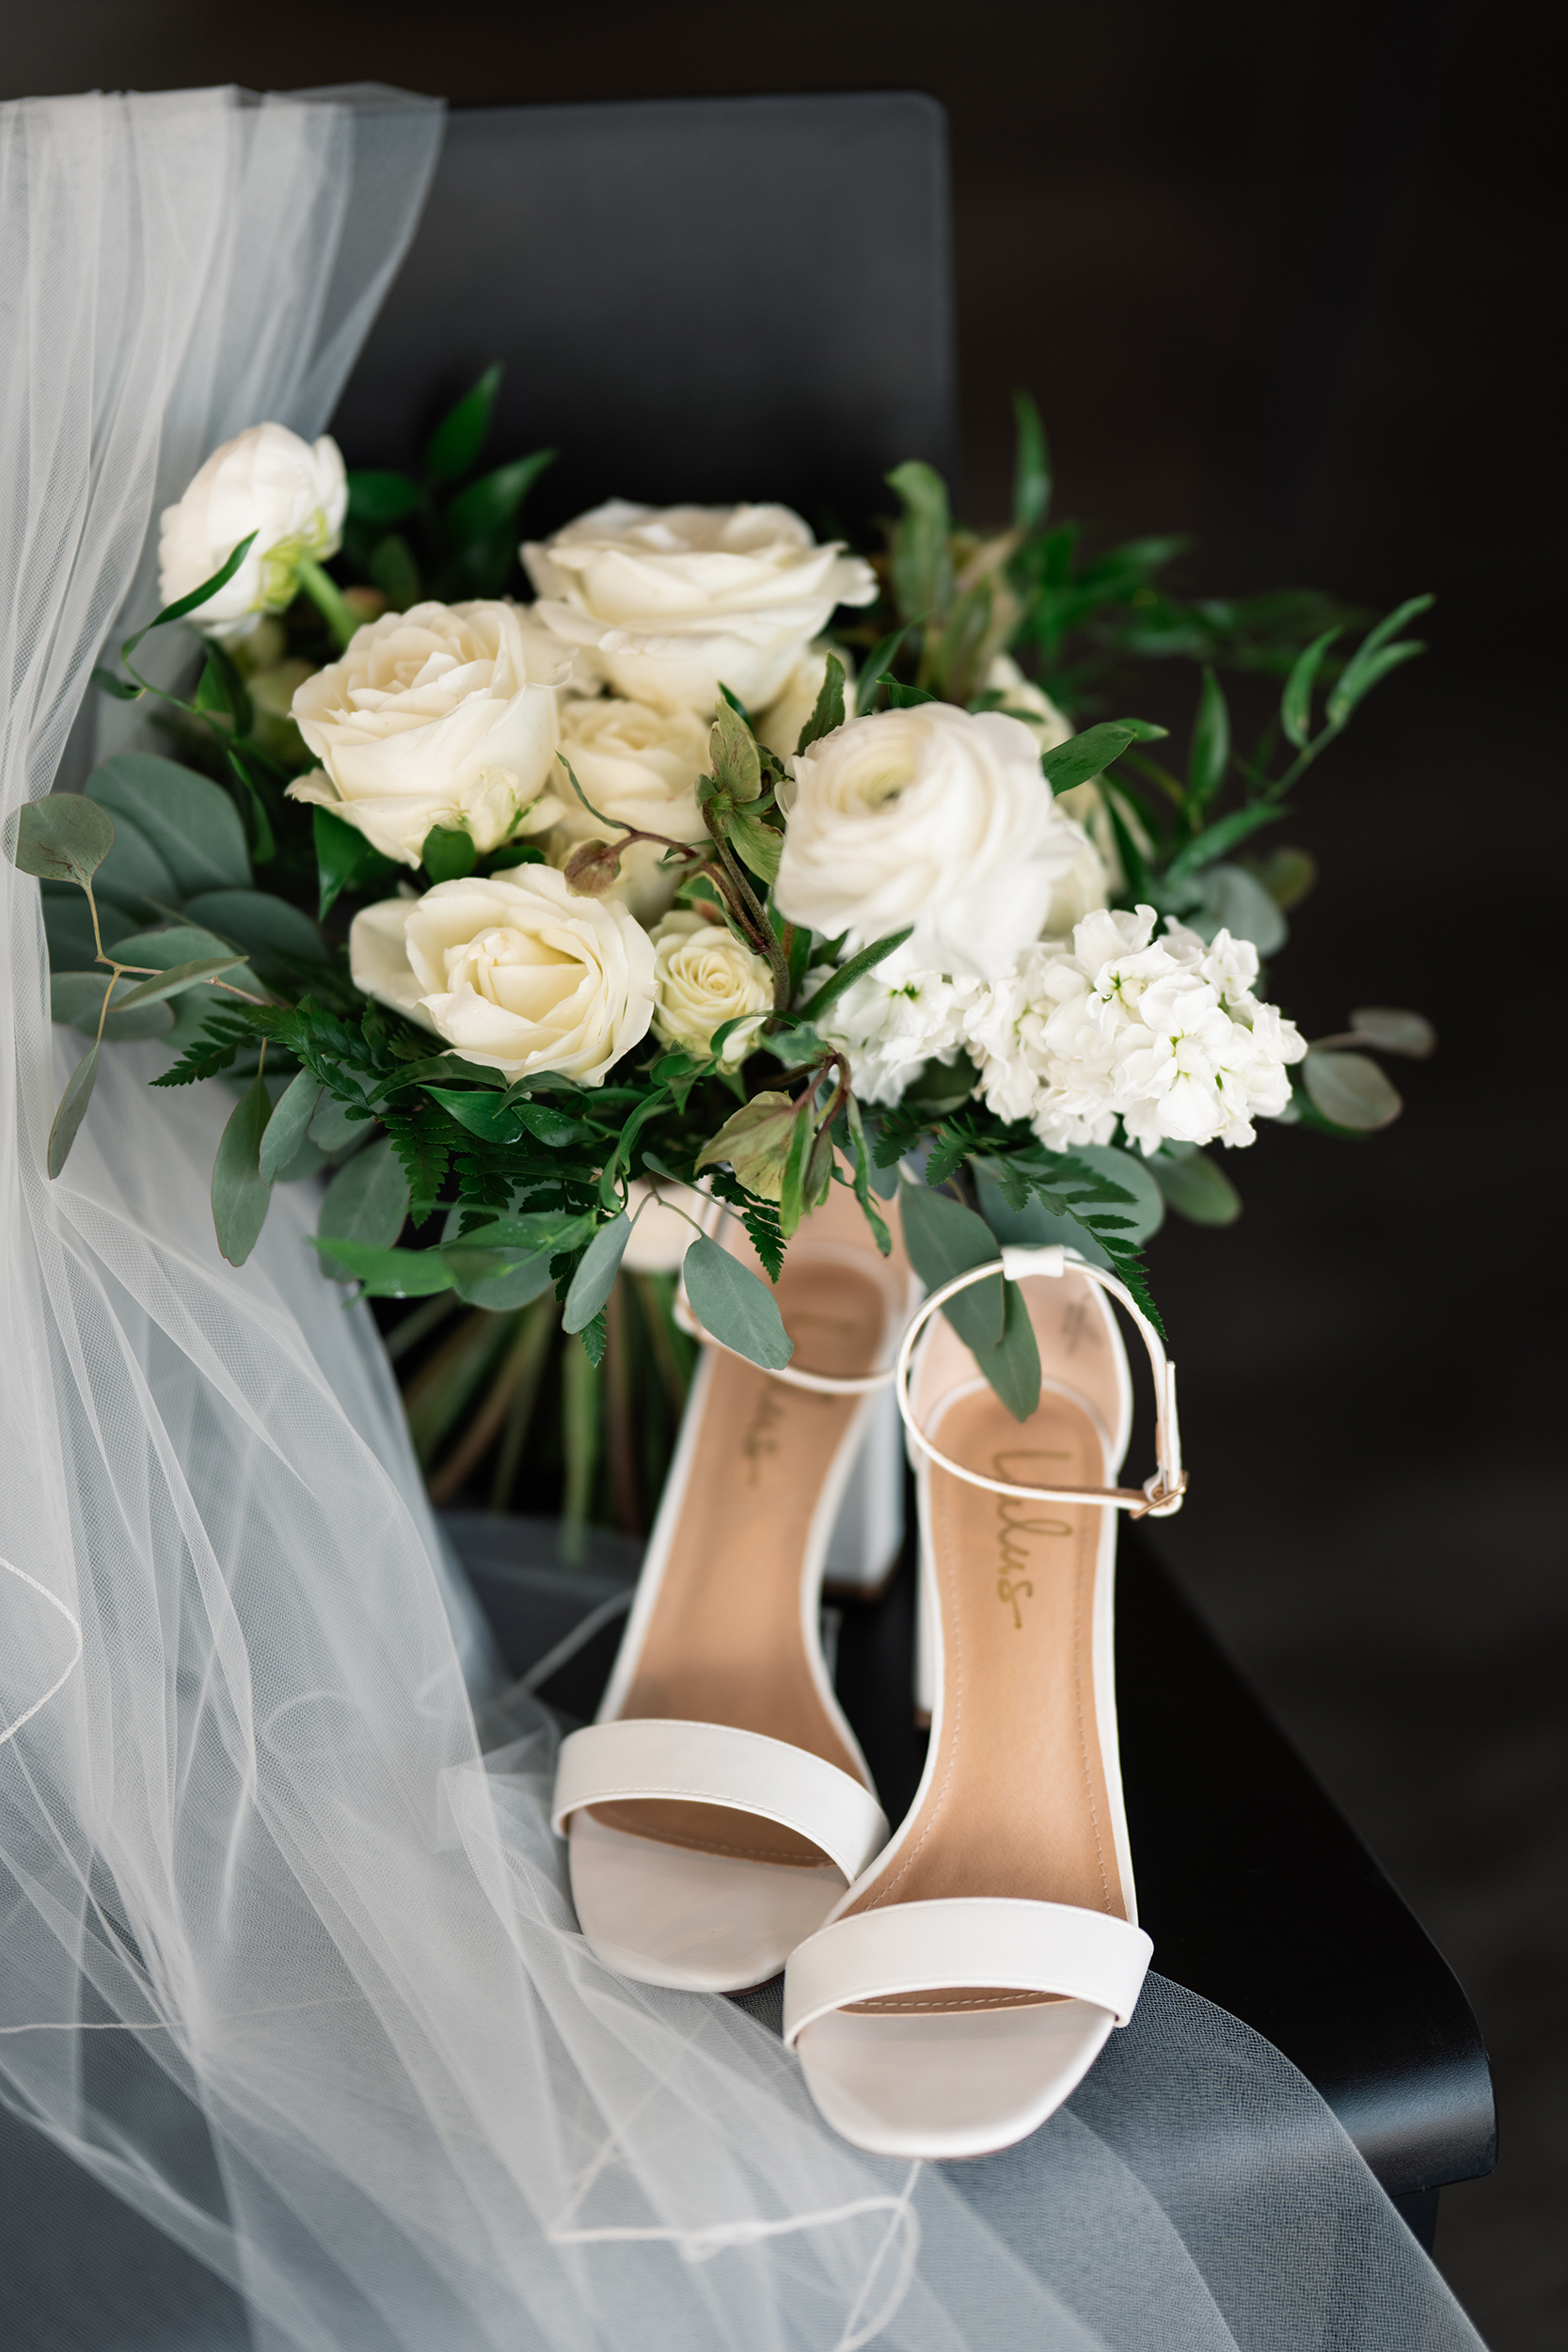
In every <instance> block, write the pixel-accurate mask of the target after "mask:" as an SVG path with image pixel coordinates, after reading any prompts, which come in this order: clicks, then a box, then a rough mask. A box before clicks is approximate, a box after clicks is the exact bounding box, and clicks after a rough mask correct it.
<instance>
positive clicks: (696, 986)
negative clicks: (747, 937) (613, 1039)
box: [653, 908, 773, 1070]
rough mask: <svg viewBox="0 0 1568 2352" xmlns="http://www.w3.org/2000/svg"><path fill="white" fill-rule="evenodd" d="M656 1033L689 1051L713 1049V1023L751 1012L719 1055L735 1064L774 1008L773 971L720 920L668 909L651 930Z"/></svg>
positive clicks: (740, 1059)
mask: <svg viewBox="0 0 1568 2352" xmlns="http://www.w3.org/2000/svg"><path fill="white" fill-rule="evenodd" d="M653 941H654V1034H655V1036H656V1037H660V1038H662V1039H663V1040H664V1041H665V1043H666V1044H667V1045H684V1046H685V1047H686V1049H687V1051H688V1052H689V1053H692V1054H706V1053H708V1052H709V1051H710V1050H711V1041H712V1038H713V1032H714V1030H715V1029H717V1028H720V1027H721V1025H723V1023H724V1022H726V1021H734V1020H736V1018H737V1017H738V1016H739V1015H741V1014H745V1013H754V1014H755V1016H756V1018H755V1019H754V1020H748V1021H746V1022H744V1023H743V1025H742V1026H741V1027H740V1028H738V1029H732V1030H731V1032H730V1034H729V1036H728V1037H727V1038H726V1039H725V1041H724V1042H723V1044H722V1046H721V1048H720V1059H721V1062H723V1063H724V1064H725V1065H726V1066H727V1067H728V1068H730V1069H732V1070H733V1069H734V1068H735V1067H736V1064H738V1063H739V1062H742V1061H744V1059H745V1057H746V1056H747V1055H748V1054H749V1053H750V1052H751V1050H752V1044H753V1042H754V1041H755V1038H756V1033H757V1031H758V1029H759V1028H760V1027H761V1025H762V1024H763V1022H764V1021H765V1020H766V1019H767V1017H768V1014H769V1013H770V1012H771V1011H772V1009H773V975H772V973H771V972H770V971H769V970H768V965H767V964H766V963H765V962H764V961H763V960H762V958H761V957H760V956H755V955H753V954H752V950H751V949H750V947H745V946H742V945H741V943H740V941H739V940H738V939H736V937H735V934H734V933H733V932H732V931H728V930H725V928H724V926H723V924H722V923H710V922H708V921H707V920H706V919H705V917H704V916H703V915H701V914H694V913H692V912H690V911H689V910H688V909H686V908H677V909H676V910H675V911H674V913H673V914H667V915H666V916H665V917H664V920H663V922H662V923H660V924H659V925H658V926H657V930H655V931H654V934H653Z"/></svg>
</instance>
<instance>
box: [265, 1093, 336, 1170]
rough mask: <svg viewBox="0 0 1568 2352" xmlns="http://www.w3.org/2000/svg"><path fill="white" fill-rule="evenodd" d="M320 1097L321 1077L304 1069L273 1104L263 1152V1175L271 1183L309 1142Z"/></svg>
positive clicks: (289, 1165)
mask: <svg viewBox="0 0 1568 2352" xmlns="http://www.w3.org/2000/svg"><path fill="white" fill-rule="evenodd" d="M320 1100H321V1080H320V1079H319V1078H313V1077H312V1076H311V1075H310V1073H309V1071H308V1070H302V1071H300V1072H299V1073H298V1074H297V1075H296V1076H295V1077H293V1078H291V1079H290V1081H289V1083H288V1085H287V1086H286V1087H285V1088H284V1089H283V1092H282V1093H281V1094H280V1095H279V1096H278V1098H277V1102H276V1103H275V1104H273V1110H272V1117H271V1118H270V1119H269V1120H268V1121H267V1132H266V1134H265V1135H264V1136H262V1137H261V1152H260V1155H259V1165H260V1167H261V1174H262V1175H263V1176H264V1177H265V1179H266V1181H267V1183H268V1184H272V1183H273V1182H274V1181H275V1180H276V1179H277V1178H278V1177H280V1176H281V1175H282V1174H283V1171H284V1170H285V1168H290V1167H291V1166H292V1165H293V1161H294V1159H295V1158H296V1157H297V1155H298V1152H299V1150H300V1147H301V1145H302V1144H305V1143H307V1142H309V1127H310V1121H311V1119H312V1118H313V1117H314V1115H315V1108H316V1104H317V1103H318V1102H319V1101H320Z"/></svg>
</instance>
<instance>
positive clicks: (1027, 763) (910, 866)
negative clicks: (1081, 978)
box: [774, 702, 1087, 979]
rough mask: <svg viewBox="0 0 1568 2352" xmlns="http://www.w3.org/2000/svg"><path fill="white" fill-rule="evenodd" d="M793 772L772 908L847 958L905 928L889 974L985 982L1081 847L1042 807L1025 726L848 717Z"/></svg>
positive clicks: (938, 712) (1040, 913)
mask: <svg viewBox="0 0 1568 2352" xmlns="http://www.w3.org/2000/svg"><path fill="white" fill-rule="evenodd" d="M794 771H795V783H796V792H795V800H794V803H793V805H792V807H791V809H790V812H789V827H788V831H787V832H786V834H785V835H784V855H783V858H782V861H781V863H780V866H779V879H778V883H777V885H776V887H775V890H774V897H775V898H776V900H777V902H778V904H779V906H780V907H781V908H782V909H783V911H784V914H786V915H787V916H788V918H789V919H790V921H791V922H794V923H805V924H809V925H810V927H811V929H812V930H814V931H817V932H819V933H821V934H823V935H824V936H826V937H829V938H832V937H835V936H836V935H837V934H838V933H840V932H844V933H846V934H847V936H846V939H845V946H846V947H847V949H848V950H849V951H850V952H853V951H854V950H855V949H856V948H858V947H863V946H869V945H870V943H871V942H872V941H873V940H877V939H884V938H886V936H887V934H888V933H889V932H890V931H898V930H904V929H906V928H907V927H910V926H912V927H913V933H914V935H913V937H912V938H911V939H910V940H909V941H908V942H907V944H906V945H905V946H904V947H902V948H901V949H900V950H899V951H898V954H899V961H898V964H897V966H896V969H897V970H898V971H899V972H906V971H907V972H917V971H919V972H941V973H946V974H948V975H949V976H950V977H957V976H959V975H970V974H973V975H976V976H977V977H980V978H982V979H995V978H998V977H1000V976H1001V974H1002V973H1004V972H1005V971H1006V969H1007V968H1008V966H1009V965H1010V964H1011V962H1012V961H1013V959H1014V957H1015V956H1017V955H1018V954H1019V953H1020V951H1021V950H1022V948H1024V947H1027V946H1030V945H1031V944H1032V943H1033V942H1034V941H1035V940H1037V939H1038V938H1039V936H1040V933H1041V930H1043V928H1044V926H1045V922H1046V918H1047V916H1048V914H1050V911H1051V903H1052V896H1053V891H1054V889H1055V888H1056V886H1057V884H1058V883H1059V882H1063V881H1065V880H1066V878H1067V877H1068V876H1069V875H1070V874H1071V872H1072V870H1073V868H1074V867H1075V866H1077V865H1078V864H1079V863H1080V861H1081V860H1082V858H1083V855H1084V850H1085V847H1086V846H1087V845H1086V843H1085V836H1084V834H1083V832H1082V830H1081V828H1080V827H1078V826H1077V825H1075V824H1073V823H1071V822H1070V821H1069V819H1068V818H1064V817H1061V816H1058V815H1057V813H1056V811H1055V809H1054V808H1053V805H1052V800H1051V788H1050V787H1049V785H1047V783H1046V781H1045V779H1044V777H1043V776H1042V775H1041V773H1040V763H1039V752H1038V749H1037V745H1036V742H1035V739H1034V737H1033V736H1032V735H1031V734H1030V732H1029V729H1028V728H1027V727H1026V726H1024V725H1023V724H1022V722H1021V721H1019V720H1017V719H1004V718H1002V717H1000V716H999V715H998V714H997V713H996V712H994V711H987V712H984V713H982V714H981V715H979V716H978V717H976V716H974V714H972V713H971V712H969V711H967V710H959V709H958V708H956V707H954V706H953V705H952V704H950V703H935V702H932V703H920V704H918V705H916V706H915V707H913V708H911V709H908V710H884V711H879V712H878V713H876V714H875V715H874V716H872V717H869V718H864V719H852V720H850V721H849V722H848V723H847V725H845V726H842V727H840V728H838V729H837V730H836V731H835V733H833V734H832V735H827V736H824V737H823V738H822V739H821V741H820V742H816V743H814V744H813V745H812V746H811V748H810V750H809V751H806V752H803V753H801V755H800V757H799V758H798V759H797V760H796V761H795V762H794ZM894 971H895V966H894V965H893V964H891V963H890V964H889V965H888V967H887V974H888V977H892V975H893V973H894Z"/></svg>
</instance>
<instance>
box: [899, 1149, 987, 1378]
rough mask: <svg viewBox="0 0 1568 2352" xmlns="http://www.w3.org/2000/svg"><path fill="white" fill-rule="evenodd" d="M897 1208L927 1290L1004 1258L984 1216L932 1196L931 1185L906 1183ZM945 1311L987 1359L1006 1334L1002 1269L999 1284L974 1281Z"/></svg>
mask: <svg viewBox="0 0 1568 2352" xmlns="http://www.w3.org/2000/svg"><path fill="white" fill-rule="evenodd" d="M898 1209H899V1215H900V1216H901V1218H902V1220H903V1227H904V1247H905V1248H906V1249H907V1250H908V1251H909V1253H910V1263H911V1265H912V1266H913V1268H914V1270H915V1272H916V1273H917V1274H918V1275H919V1277H920V1279H921V1280H922V1281H923V1282H924V1283H925V1285H926V1288H927V1290H928V1291H934V1290H940V1289H941V1287H942V1284H943V1283H944V1282H951V1281H952V1280H953V1279H954V1277H955V1276H956V1275H958V1274H967V1273H968V1272H969V1270H970V1268H971V1266H977V1265H985V1264H986V1263H989V1262H990V1260H991V1259H1000V1257H1001V1254H1002V1253H1001V1250H1000V1249H999V1248H998V1247H997V1242H996V1236H995V1234H994V1233H993V1232H991V1230H990V1227H989V1226H988V1225H987V1224H986V1222H985V1220H984V1218H983V1217H978V1216H975V1214H974V1210H973V1209H966V1208H964V1207H963V1206H962V1205H961V1204H960V1203H959V1202H958V1201H957V1200H949V1199H948V1198H947V1196H946V1194H945V1193H940V1192H934V1191H933V1190H932V1189H931V1187H930V1185H929V1184H907V1183H906V1184H904V1185H903V1186H902V1187H901V1189H900V1192H899V1196H898ZM942 1312H943V1314H944V1315H945V1316H946V1317H947V1320H948V1322H949V1323H950V1324H951V1325H952V1327H953V1328H954V1330H955V1331H957V1333H958V1337H959V1339H961V1340H962V1341H963V1342H964V1344H965V1345H966V1346H968V1347H972V1348H973V1349H974V1353H975V1355H976V1356H989V1355H990V1351H991V1349H992V1348H993V1347H996V1346H998V1345H1000V1343H1001V1341H1002V1336H1003V1328H1004V1316H1005V1309H1004V1305H1003V1298H1002V1280H1001V1275H1000V1271H999V1272H998V1275H997V1279H996V1280H995V1281H992V1282H976V1283H975V1285H974V1289H973V1290H967V1291H960V1292H959V1293H958V1296H957V1298H950V1299H949V1300H948V1302H947V1304H946V1306H945V1307H944V1308H943V1309H942Z"/></svg>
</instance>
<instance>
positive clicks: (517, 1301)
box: [441, 1243, 558, 1314]
mask: <svg viewBox="0 0 1568 2352" xmlns="http://www.w3.org/2000/svg"><path fill="white" fill-rule="evenodd" d="M557 1254H558V1253H557V1252H556V1251H555V1250H553V1249H535V1250H531V1251H522V1252H516V1251H512V1250H500V1249H470V1248H466V1247H465V1246H463V1245H462V1244H461V1243H458V1244H454V1245H453V1247H452V1248H450V1249H443V1250H442V1252H441V1257H442V1259H443V1261H444V1263H446V1265H447V1266H448V1267H449V1268H450V1270H451V1279H452V1287H453V1288H454V1289H455V1291H456V1292H457V1295H458V1296H459V1298H461V1299H464V1300H465V1301H466V1302H467V1305H468V1306H470V1307H487V1308H488V1309H489V1310H490V1311H491V1312H492V1313H493V1314H501V1313H505V1312H507V1311H510V1310H511V1309H512V1308H515V1307H530V1306H531V1305H532V1304H533V1301H534V1300H535V1299H536V1298H543V1297H544V1295H545V1293H546V1291H547V1290H549V1289H550V1288H551V1286H552V1278H551V1274H550V1260H551V1259H552V1258H553V1257H555V1256H556V1255H557Z"/></svg>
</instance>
